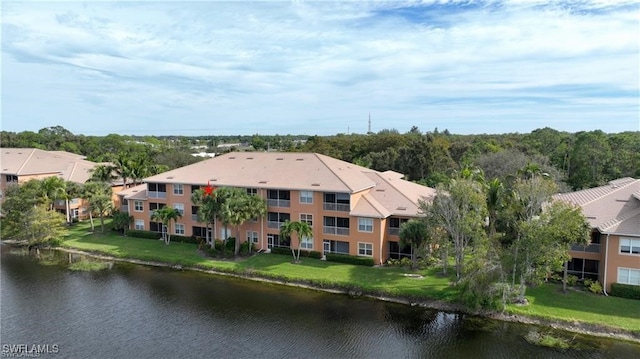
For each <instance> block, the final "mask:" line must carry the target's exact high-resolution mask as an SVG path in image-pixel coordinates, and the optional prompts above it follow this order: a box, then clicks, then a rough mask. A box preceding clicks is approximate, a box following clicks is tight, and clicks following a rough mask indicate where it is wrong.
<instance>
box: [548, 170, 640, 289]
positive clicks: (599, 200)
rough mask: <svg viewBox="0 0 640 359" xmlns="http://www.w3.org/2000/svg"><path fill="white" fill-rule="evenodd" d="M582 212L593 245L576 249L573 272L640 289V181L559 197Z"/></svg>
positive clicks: (571, 264) (571, 265)
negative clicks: (576, 206) (590, 230)
mask: <svg viewBox="0 0 640 359" xmlns="http://www.w3.org/2000/svg"><path fill="white" fill-rule="evenodd" d="M554 199H557V200H562V201H567V202H570V203H573V204H576V205H578V206H580V207H581V208H582V212H583V213H584V215H585V216H586V217H587V219H588V220H589V223H590V224H591V227H592V235H591V244H590V245H588V246H573V247H572V250H571V252H570V254H571V257H572V259H571V261H570V262H569V272H570V273H571V274H574V275H576V276H578V277H579V278H593V279H598V280H599V281H600V282H601V283H602V284H603V286H604V287H605V289H606V290H610V289H611V283H624V284H631V285H640V179H633V178H621V179H618V180H615V181H611V182H609V183H608V184H607V185H605V186H601V187H596V188H590V189H586V190H582V191H577V192H571V193H563V194H557V195H555V196H554Z"/></svg>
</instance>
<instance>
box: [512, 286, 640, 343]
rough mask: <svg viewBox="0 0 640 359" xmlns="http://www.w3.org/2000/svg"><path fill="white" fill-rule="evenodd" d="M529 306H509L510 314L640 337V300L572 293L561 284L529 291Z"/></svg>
mask: <svg viewBox="0 0 640 359" xmlns="http://www.w3.org/2000/svg"><path fill="white" fill-rule="evenodd" d="M527 299H528V300H529V303H530V304H529V305H527V306H516V305H509V306H508V308H507V311H508V312H509V313H513V314H523V315H528V316H534V317H541V318H545V319H561V320H568V321H578V322H585V323H593V324H600V325H608V326H612V327H617V328H623V329H626V330H631V331H635V332H639V333H640V300H634V299H625V298H618V297H605V296H604V295H595V294H593V293H590V292H582V291H574V290H569V291H568V292H567V293H566V294H564V293H562V287H561V286H560V285H557V284H545V285H542V286H539V287H535V288H528V289H527Z"/></svg>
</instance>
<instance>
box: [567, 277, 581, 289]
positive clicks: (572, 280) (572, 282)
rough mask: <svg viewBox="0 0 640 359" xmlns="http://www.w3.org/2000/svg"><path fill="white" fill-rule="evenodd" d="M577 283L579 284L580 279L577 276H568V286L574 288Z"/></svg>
mask: <svg viewBox="0 0 640 359" xmlns="http://www.w3.org/2000/svg"><path fill="white" fill-rule="evenodd" d="M577 283H578V277H576V276H575V275H571V274H569V275H568V276H567V285H568V286H572V287H573V286H574V285H576V284H577Z"/></svg>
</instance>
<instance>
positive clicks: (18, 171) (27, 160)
mask: <svg viewBox="0 0 640 359" xmlns="http://www.w3.org/2000/svg"><path fill="white" fill-rule="evenodd" d="M36 150H38V149H37V148H32V149H31V153H30V154H29V156H28V157H27V159H26V160H24V162H22V166H20V168H18V170H17V171H16V175H18V176H19V175H20V172H21V171H22V170H23V169H24V167H25V166H26V165H27V162H29V160H30V159H31V157H32V156H33V154H34V153H35V152H36Z"/></svg>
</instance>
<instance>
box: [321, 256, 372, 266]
mask: <svg viewBox="0 0 640 359" xmlns="http://www.w3.org/2000/svg"><path fill="white" fill-rule="evenodd" d="M327 261H329V262H338V263H347V264H355V265H359V266H367V267H373V265H374V262H373V258H368V257H356V256H350V255H347V254H337V253H327Z"/></svg>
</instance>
